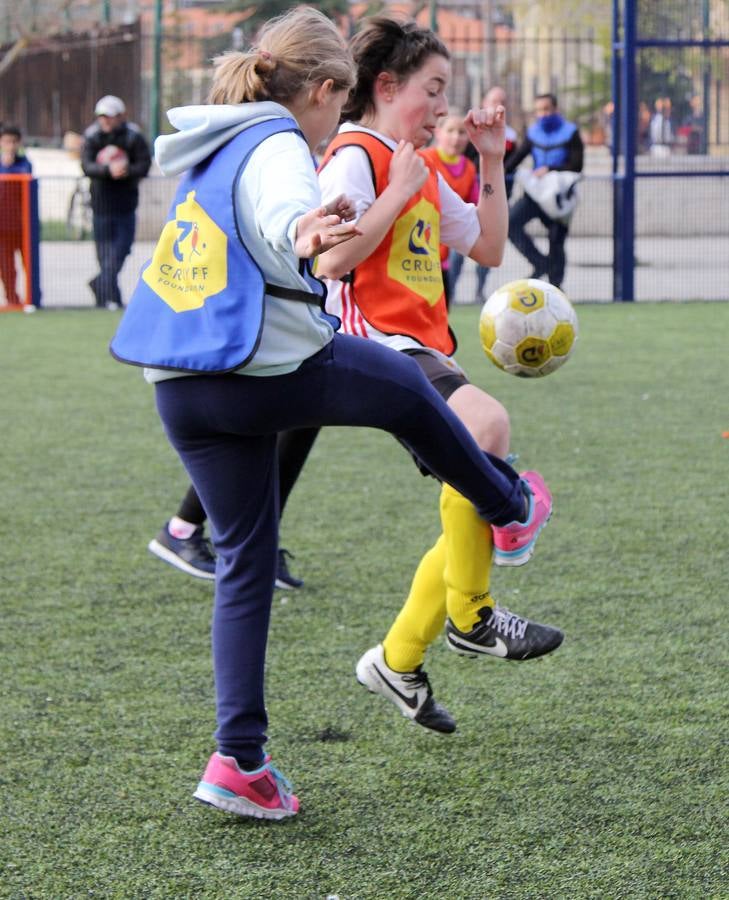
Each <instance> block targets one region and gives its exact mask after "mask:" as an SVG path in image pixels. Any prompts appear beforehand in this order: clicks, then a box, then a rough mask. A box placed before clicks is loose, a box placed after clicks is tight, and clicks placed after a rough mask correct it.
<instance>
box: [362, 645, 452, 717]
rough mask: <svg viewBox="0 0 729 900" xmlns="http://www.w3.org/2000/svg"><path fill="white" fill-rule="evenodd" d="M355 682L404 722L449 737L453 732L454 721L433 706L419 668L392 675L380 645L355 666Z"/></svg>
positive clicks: (436, 706)
mask: <svg viewBox="0 0 729 900" xmlns="http://www.w3.org/2000/svg"><path fill="white" fill-rule="evenodd" d="M356 673H357V681H359V683H360V684H363V685H364V686H365V687H366V688H367V690H368V691H370V692H371V693H373V694H382V696H383V697H387V699H388V700H389V701H390V702H391V703H394V704H395V706H396V707H397V708H398V709H399V710H400V712H401V713H402V714H403V715H404V716H406V717H407V718H408V719H412V720H413V721H414V722H417V723H418V725H422V726H423V728H430V729H431V730H432V731H439V732H441V733H442V734H451V732H453V731H455V730H456V722H455V719H454V718H453V716H451V714H450V713H449V712H448V710H447V709H445V708H444V707H442V706H441V705H440V704H439V703H436V702H435V700H434V699H433V691H432V689H431V687H430V682H429V681H428V676H427V675H426V673H425V672H424V671H423V669H422V667H420V666H418V668H417V669H415V671H413V672H395V670H394V669H391V668H390V667H389V666H388V665H387V663H386V662H385V652H384V650H383V649H382V644H378V645H377V646H376V647H372V649H371V650H368V651H367V652H366V653H365V654H364V656H362V657H361V658H360V660H359V662H358V663H357V668H356Z"/></svg>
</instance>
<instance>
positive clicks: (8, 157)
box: [0, 153, 15, 167]
mask: <svg viewBox="0 0 729 900" xmlns="http://www.w3.org/2000/svg"><path fill="white" fill-rule="evenodd" d="M14 162H15V153H3V154H1V155H0V163H2V164H3V165H4V166H8V167H10V166H12V164H13V163H14Z"/></svg>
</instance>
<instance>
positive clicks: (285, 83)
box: [208, 7, 355, 103]
mask: <svg viewBox="0 0 729 900" xmlns="http://www.w3.org/2000/svg"><path fill="white" fill-rule="evenodd" d="M213 64H214V65H215V76H214V79H213V86H212V89H211V91H210V95H209V97H208V102H210V103H251V102H254V101H258V100H273V101H276V102H278V103H290V102H291V101H292V100H294V98H296V97H297V96H298V95H299V94H300V93H301V92H303V91H306V90H308V89H309V88H310V87H313V86H314V85H317V84H321V83H322V82H324V81H326V80H327V79H331V80H332V81H333V82H334V90H336V91H340V90H349V89H350V88H351V87H352V86H353V85H354V82H355V69H354V63H353V62H352V58H351V56H350V54H349V50H348V49H347V45H346V43H345V41H344V38H343V37H342V35H341V34H340V33H339V31H337V29H336V27H335V25H334V24H333V22H331V21H330V20H329V19H327V17H326V16H324V15H323V14H322V13H320V12H318V11H317V10H315V9H311V8H309V7H298V8H297V9H294V10H291V11H290V12H288V13H285V14H284V15H282V16H277V17H276V18H275V19H271V20H270V21H268V22H267V23H266V24H265V25H264V26H263V28H262V29H261V32H260V34H259V42H258V47H257V48H256V49H253V50H250V51H248V52H246V53H241V52H239V51H230V52H228V53H224V54H223V55H222V56H219V57H217V58H216V59H214V60H213Z"/></svg>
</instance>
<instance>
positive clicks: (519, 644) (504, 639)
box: [446, 605, 564, 659]
mask: <svg viewBox="0 0 729 900" xmlns="http://www.w3.org/2000/svg"><path fill="white" fill-rule="evenodd" d="M479 615H480V616H481V621H480V622H477V623H476V624H475V625H474V626H473V628H472V629H471V630H470V631H466V632H463V631H459V630H458V629H457V628H456V626H455V625H454V624H453V622H451V620H450V619H448V620H447V621H446V643H447V644H448V646H449V647H450V648H451V650H455V652H456V653H460V654H461V655H462V656H470V657H475V656H498V657H501V659H534V658H535V657H537V656H544V654H545V653H551V652H552V650H556V649H557V647H559V645H560V644H561V643H562V641H563V639H564V633H563V632H562V631H560V629H559V628H554V626H552V625H540V624H539V622H531V621H530V620H529V619H523V618H522V617H521V616H517V615H516V613H513V612H510V611H509V610H508V609H505V608H504V607H503V606H498V605H497V606H496V607H494V608H493V609H492V608H491V607H490V606H484V607H482V608H481V609H480V610H479Z"/></svg>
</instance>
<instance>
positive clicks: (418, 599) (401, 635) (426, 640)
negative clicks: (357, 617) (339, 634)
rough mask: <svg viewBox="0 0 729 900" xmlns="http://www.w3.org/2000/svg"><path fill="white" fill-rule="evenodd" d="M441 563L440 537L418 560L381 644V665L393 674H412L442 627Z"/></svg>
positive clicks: (442, 544) (442, 592)
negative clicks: (408, 586)
mask: <svg viewBox="0 0 729 900" xmlns="http://www.w3.org/2000/svg"><path fill="white" fill-rule="evenodd" d="M445 560H446V553H445V541H444V539H443V535H441V536H440V537H439V538H438V540H437V541H436V542H435V544H434V545H433V546H432V547H431V548H430V550H428V552H427V553H426V554H425V556H424V557H423V558H422V559H421V560H420V563H419V564H418V568H417V569H416V570H415V575H414V576H413V583H412V585H411V586H410V593H409V594H408V598H407V600H406V601H405V605H404V606H403V608H402V609H401V610H400V612H399V613H398V616H397V618H396V619H395V621H394V622H393V624H392V627H391V628H390V630H389V631H388V633H387V637H386V638H385V640H384V641H383V642H382V646H383V649H384V651H385V662H386V663H387V665H388V666H389V667H390V668H391V669H395V671H396V672H412V671H413V669H416V668H417V667H418V666H419V665H422V662H423V659H424V657H425V651H426V649H427V647H428V645H429V644H432V643H433V641H434V640H435V638H436V637H437V636H438V634H439V632H440V630H441V629H442V628H443V625H444V624H445V617H446V598H445V585H444V584H443V570H444V568H445Z"/></svg>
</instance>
